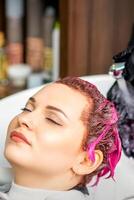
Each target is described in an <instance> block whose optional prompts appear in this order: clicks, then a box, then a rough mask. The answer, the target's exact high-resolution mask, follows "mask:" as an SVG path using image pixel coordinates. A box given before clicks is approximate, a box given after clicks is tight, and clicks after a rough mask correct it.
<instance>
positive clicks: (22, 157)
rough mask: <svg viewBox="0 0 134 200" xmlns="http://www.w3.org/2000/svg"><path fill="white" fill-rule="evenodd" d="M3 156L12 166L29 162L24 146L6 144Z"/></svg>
mask: <svg viewBox="0 0 134 200" xmlns="http://www.w3.org/2000/svg"><path fill="white" fill-rule="evenodd" d="M4 156H5V158H6V159H7V160H8V162H9V163H10V164H11V165H12V166H13V165H19V166H24V165H26V164H29V163H30V159H29V158H28V152H27V151H25V149H24V148H19V147H18V146H16V145H14V144H12V143H7V144H6V147H5V150H4Z"/></svg>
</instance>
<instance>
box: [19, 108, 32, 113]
mask: <svg viewBox="0 0 134 200" xmlns="http://www.w3.org/2000/svg"><path fill="white" fill-rule="evenodd" d="M21 110H22V111H27V112H32V111H31V110H30V109H28V108H21Z"/></svg>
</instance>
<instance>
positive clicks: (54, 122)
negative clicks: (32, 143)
mask: <svg viewBox="0 0 134 200" xmlns="http://www.w3.org/2000/svg"><path fill="white" fill-rule="evenodd" d="M46 119H47V120H48V121H50V122H52V123H53V124H55V125H58V126H62V125H61V124H59V123H57V122H56V121H54V120H52V119H50V118H46Z"/></svg>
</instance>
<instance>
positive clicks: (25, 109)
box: [21, 108, 62, 126]
mask: <svg viewBox="0 0 134 200" xmlns="http://www.w3.org/2000/svg"><path fill="white" fill-rule="evenodd" d="M21 110H22V111H27V112H32V111H31V110H30V109H28V108H21ZM46 119H47V120H48V121H50V122H52V123H53V124H55V125H58V126H62V125H61V124H59V123H57V122H56V121H54V120H52V119H50V118H48V117H47V118H46Z"/></svg>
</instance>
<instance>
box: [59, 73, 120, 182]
mask: <svg viewBox="0 0 134 200" xmlns="http://www.w3.org/2000/svg"><path fill="white" fill-rule="evenodd" d="M56 83H61V84H64V85H67V86H68V87H70V88H72V89H75V90H77V91H79V92H81V93H82V94H83V95H85V96H86V97H87V101H88V102H89V104H91V99H92V101H93V106H90V107H92V110H91V109H88V111H87V110H85V112H84V113H86V114H85V117H84V118H83V122H84V124H86V127H87V132H88V134H87V136H86V139H85V141H84V149H86V151H87V152H88V157H89V159H90V160H92V161H93V162H94V160H95V155H94V150H95V149H100V150H101V151H102V152H103V157H104V159H103V162H102V164H101V165H100V166H99V167H98V169H97V170H96V171H94V172H92V173H91V174H89V175H86V176H85V177H84V184H87V183H89V182H90V181H91V180H92V178H93V177H94V176H95V175H96V176H97V179H96V182H95V185H96V184H97V183H98V182H99V179H100V177H102V176H104V175H107V178H109V177H112V178H113V177H114V171H115V167H116V165H117V163H118V161H119V160H120V157H121V142H120V138H119V134H118V128H117V122H118V115H117V112H116V109H115V107H114V104H113V103H112V102H110V101H108V100H107V99H106V98H105V97H104V96H103V95H102V94H101V93H100V92H99V90H98V89H97V87H96V86H95V85H93V84H91V83H89V82H87V81H84V80H82V79H80V78H78V77H65V78H63V79H60V80H58V81H56Z"/></svg>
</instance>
